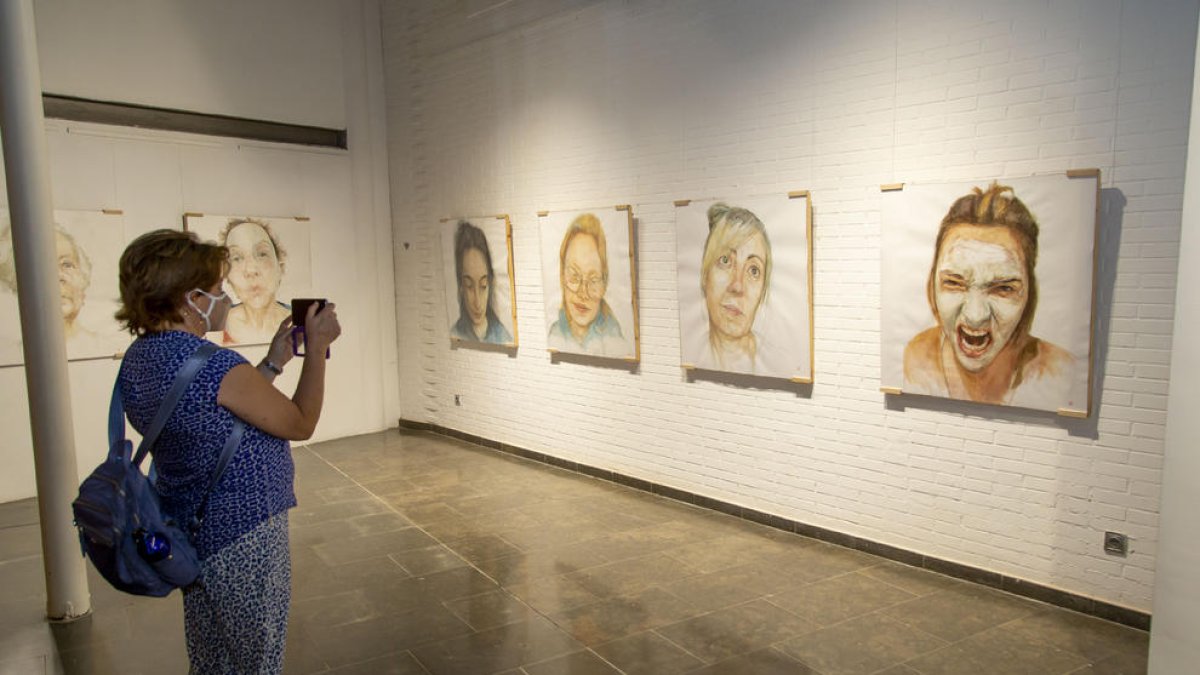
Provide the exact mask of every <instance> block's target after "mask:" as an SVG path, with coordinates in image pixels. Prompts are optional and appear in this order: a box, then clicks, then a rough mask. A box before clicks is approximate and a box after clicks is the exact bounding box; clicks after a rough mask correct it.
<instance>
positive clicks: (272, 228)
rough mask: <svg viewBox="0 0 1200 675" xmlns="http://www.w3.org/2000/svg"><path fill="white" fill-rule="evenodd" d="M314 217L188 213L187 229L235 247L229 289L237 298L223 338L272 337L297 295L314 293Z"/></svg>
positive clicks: (254, 340)
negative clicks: (312, 250)
mask: <svg viewBox="0 0 1200 675" xmlns="http://www.w3.org/2000/svg"><path fill="white" fill-rule="evenodd" d="M309 226H310V223H309V222H308V220H307V219H303V218H260V217H250V216H213V215H201V214H191V213H189V214H186V215H185V216H184V229H186V230H188V231H190V232H195V233H196V234H197V235H198V236H199V237H200V238H201V240H203V241H205V242H210V243H216V244H220V245H222V246H226V247H228V248H229V264H230V268H229V276H228V277H226V279H225V284H224V290H225V292H227V293H229V296H230V298H231V299H232V300H233V303H234V304H233V307H232V308H230V310H229V316H228V318H227V319H226V322H225V329H224V332H223V333H222V335H221V339H220V342H221V344H225V345H242V344H266V343H269V342H271V339H272V338H273V337H274V336H275V332H276V331H277V330H279V326H280V324H281V322H282V321H283V320H284V319H286V318H287V317H289V316H291V305H289V304H288V303H289V301H290V300H291V298H295V297H303V296H310V295H311V294H312V272H311V270H312V257H311V231H310V227H309Z"/></svg>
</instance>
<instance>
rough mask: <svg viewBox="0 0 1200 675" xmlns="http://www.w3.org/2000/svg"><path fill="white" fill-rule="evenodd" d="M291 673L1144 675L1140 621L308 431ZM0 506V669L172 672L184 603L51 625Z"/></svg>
mask: <svg viewBox="0 0 1200 675" xmlns="http://www.w3.org/2000/svg"><path fill="white" fill-rule="evenodd" d="M295 457H296V465H297V493H298V496H299V498H300V507H299V508H297V509H295V510H294V511H292V516H291V533H292V542H291V544H292V554H293V564H294V600H293V606H292V618H291V628H290V634H289V639H288V651H287V672H289V673H318V672H334V673H405V674H407V673H415V674H425V673H432V674H435V675H436V674H441V673H464V674H470V675H479V674H484V673H505V674H506V675H522V674H523V675H566V674H573V675H600V674H604V673H610V674H611V673H637V674H646V675H671V674H672V673H698V674H699V673H703V674H715V673H732V674H737V675H744V674H754V673H763V674H774V673H820V674H823V675H850V674H857V673H862V674H866V673H880V674H886V675H917V674H927V675H941V674H949V673H968V674H970V675H989V674H992V673H1019V674H1021V675H1033V674H1038V673H1046V674H1059V673H1064V674H1065V673H1080V674H1082V673H1144V672H1145V662H1146V653H1147V636H1146V634H1145V633H1143V632H1140V631H1137V630H1134V629H1130V628H1126V627H1123V626H1119V625H1116V624H1111V623H1107V622H1104V621H1101V620H1098V619H1094V618H1090V617H1087V616H1083V615H1079V614H1074V613H1071V612H1067V611H1064V610H1060V609H1056V608H1053V607H1050V606H1047V605H1043V604H1040V603H1037V602H1033V601H1030V600H1026V599H1023V598H1019V597H1015V596H1011V595H1006V594H1003V593H1000V592H997V591H994V590H991V589H987V588H983V587H979V586H974V585H971V584H967V583H963V582H960V581H956V580H953V579H950V578H947V577H943V576H939V575H937V574H933V573H930V572H926V571H922V570H918V569H914V568H911V567H906V566H904V565H900V564H896V563H892V562H889V561H886V560H882V559H879V558H875V557H872V556H869V555H866V554H863V553H860V552H857V551H852V550H848V549H843V548H838V547H836V546H831V545H828V544H825V543H822V542H818V541H814V540H811V539H805V538H803V537H799V536H796V535H792V534H786V533H782V532H779V531H776V530H772V529H769V528H766V527H762V526H759V525H755V524H751V523H748V522H745V521H741V520H738V519H735V518H732V517H729V516H724V515H720V514H716V513H713V512H709V511H705V510H702V509H698V508H694V507H691V506H686V505H682V504H680V503H677V502H673V501H670V500H667V499H663V498H659V497H655V496H652V495H648V494H645V493H641V492H637V491H634V490H630V489H627V488H624V487H621V486H617V485H613V484H610V483H606V482H603V481H599V480H595V479H592V478H587V477H583V476H578V475H574V474H571V473H567V472H564V471H560V470H558V469H554V468H549V467H546V466H543V465H540V464H536V463H532V462H528V461H525V460H521V459H517V458H513V457H510V456H507V455H503V454H499V453H496V452H493V451H490V450H485V449H481V448H478V447H475V446H471V445H468V444H466V443H462V442H459V441H455V440H449V439H445V438H442V437H440V436H434V435H430V434H426V433H402V432H397V431H391V432H387V433H380V434H373V435H369V436H361V437H357V438H350V439H342V440H337V441H330V442H326V443H320V444H316V445H313V446H310V447H302V448H297V449H296V451H295ZM36 521H37V510H36V508H35V505H34V504H33V502H32V500H28V501H25V502H17V503H13V504H6V505H0V673H3V674H8V673H42V672H54V673H56V672H66V673H123V674H131V673H154V674H156V675H158V674H161V673H182V672H185V671H186V657H185V654H184V644H183V629H182V611H181V603H180V597H179V595H178V594H174V595H173V596H171V597H170V598H167V599H163V600H155V599H144V598H136V597H133V596H127V595H123V594H120V593H117V592H114V591H112V590H110V589H109V588H108V587H107V586H106V585H105V584H104V582H103V581H101V580H100V579H99V578H97V577H95V576H94V574H93V576H92V580H91V588H92V592H93V607H94V612H93V614H92V615H91V616H90V617H89V618H86V619H83V620H81V621H78V622H75V623H73V624H68V625H56V626H49V625H47V624H46V623H45V622H44V621H43V619H42V616H43V612H44V602H45V601H44V593H45V591H44V584H43V581H42V561H41V557H40V550H39V543H38V528H37V524H36Z"/></svg>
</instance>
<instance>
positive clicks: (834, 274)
mask: <svg viewBox="0 0 1200 675" xmlns="http://www.w3.org/2000/svg"><path fill="white" fill-rule="evenodd" d="M468 5H469V7H468ZM476 5H478V6H476ZM1197 11H1198V10H1197V3H1196V2H1194V1H1189V2H1144V3H1133V2H1130V1H1128V0H1126V1H1125V2H1122V1H1121V0H1100V1H1094V2H1093V1H1083V0H1079V1H1073V2H1060V1H1057V0H1054V1H1050V2H1046V1H1042V2H1013V3H994V2H976V1H965V2H964V1H956V2H948V1H943V0H928V1H925V2H839V3H825V2H817V1H815V0H811V1H807V2H761V3H758V2H756V3H729V2H721V1H720V0H694V1H690V2H665V1H658V2H653V1H645V2H638V1H633V2H618V1H616V0H613V1H608V2H603V1H596V2H576V3H555V2H549V1H544V2H543V1H537V2H531V3H513V4H512V5H508V4H505V3H499V4H498V5H496V6H494V7H490V6H487V5H485V4H483V3H465V5H464V4H463V3H442V2H437V1H435V0H425V1H423V2H411V3H399V2H395V3H384V12H383V14H384V25H383V31H384V50H385V52H384V56H385V73H386V83H387V90H388V130H389V144H390V147H389V155H390V158H391V163H392V200H393V219H394V229H395V235H396V241H397V242H398V243H399V244H400V245H398V247H397V270H396V279H397V307H398V310H399V313H400V314H399V315H400V317H401V319H400V322H399V323H400V325H399V334H400V349H401V358H400V382H401V391H402V394H401V400H402V410H403V415H404V417H405V418H408V419H413V420H417V421H428V422H433V423H436V424H440V425H443V426H446V427H451V428H455V429H460V430H462V431H465V432H468V433H472V434H477V435H480V436H484V437H487V438H491V439H495V440H498V441H501V442H504V443H509V444H513V445H517V446H521V447H524V448H528V449H530V450H534V451H537V452H543V453H546V454H550V455H554V456H558V457H562V458H565V459H569V460H573V461H578V462H581V463H584V464H589V465H592V466H596V467H601V468H605V469H611V470H613V471H618V472H621V473H625V474H628V475H631V476H634V477H637V478H641V479H644V480H649V481H653V482H657V483H662V484H665V485H669V486H671V487H675V488H679V489H682V490H687V491H690V492H695V493H699V494H702V495H706V496H709V497H713V498H716V499H720V500H724V501H729V502H733V503H737V504H741V505H744V506H747V507H750V508H753V509H757V510H759V511H765V512H769V513H774V514H778V515H780V516H783V517H786V518H789V519H794V520H799V521H804V522H807V523H811V524H814V525H818V526H820V527H824V528H829V529H834V530H839V531H843V532H847V533H850V534H853V535H856V536H860V537H865V538H868V539H873V540H876V541H880V542H883V543H886V544H890V545H892V546H897V547H901V548H905V549H910V550H913V551H918V552H921V553H924V554H927V555H932V556H936V557H939V558H944V559H948V560H953V561H957V562H961V563H964V564H967V565H971V566H974V567H980V568H984V569H988V570H993V571H996V572H1000V573H1003V574H1007V575H1011V576H1015V577H1019V578H1023V579H1028V580H1030V581H1034V582H1037V583H1041V584H1045V585H1049V586H1054V587H1058V588H1062V589H1064V590H1068V591H1071V592H1074V593H1079V594H1083V595H1087V596H1091V597H1095V598H1098V599H1102V600H1104V601H1107V602H1112V603H1115V604H1120V605H1124V606H1128V607H1131V608H1134V609H1139V610H1143V611H1148V610H1149V608H1150V599H1151V594H1152V591H1151V589H1152V584H1153V571H1154V559H1155V545H1156V532H1157V515H1158V502H1159V486H1160V483H1161V468H1160V467H1161V460H1162V451H1163V436H1164V425H1165V418H1166V412H1165V411H1166V394H1167V389H1168V371H1169V363H1170V358H1171V330H1172V328H1171V321H1172V318H1173V307H1174V291H1175V279H1176V262H1177V258H1176V250H1175V245H1176V243H1177V242H1178V239H1179V232H1180V208H1181V205H1182V190H1183V170H1184V157H1185V151H1186V146H1187V128H1188V121H1189V102H1190V93H1191V82H1192V59H1193V54H1194V48H1195V38H1196V35H1195V26H1196V17H1197ZM1088 167H1098V168H1100V169H1101V170H1102V172H1103V173H1102V198H1101V202H1102V203H1101V219H1102V224H1103V225H1102V228H1103V233H1102V235H1101V239H1100V255H1099V259H1098V261H1099V277H1098V285H1097V303H1098V305H1097V306H1098V314H1097V317H1098V319H1097V326H1096V337H1095V343H1094V347H1093V351H1094V353H1095V358H1096V365H1095V371H1094V372H1095V377H1096V380H1097V382H1098V385H1097V389H1096V393H1095V398H1094V413H1093V416H1092V417H1091V419H1089V420H1068V419H1065V418H1058V417H1055V416H1053V415H1046V414H1041V413H1035V412H1030V411H1022V410H1010V409H1001V408H994V407H984V406H977V405H968V404H965V403H957V402H950V401H938V400H910V399H908V398H900V399H897V400H889V399H886V398H885V397H884V396H883V395H882V394H881V393H879V367H880V347H879V336H880V329H879V320H880V318H879V314H880V312H879V310H880V255H881V251H880V249H879V242H880V217H879V212H880V192H879V185H880V184H882V183H892V182H903V181H909V182H912V181H927V182H934V181H936V182H941V181H952V180H985V179H990V178H993V177H1015V176H1023V175H1028V174H1032V173H1048V172H1058V171H1064V170H1066V169H1068V168H1088ZM796 189H806V190H810V191H811V198H812V203H813V211H814V219H813V233H814V241H813V251H814V307H815V319H814V320H815V322H814V332H815V371H814V378H815V383H814V384H813V385H812V386H811V387H795V386H786V387H785V386H781V387H779V388H771V387H765V388H745V387H739V386H731V385H726V384H721V383H718V382H713V381H704V380H696V381H689V380H688V379H687V378H686V377H685V375H684V373H683V371H681V369H680V367H679V334H678V330H679V325H678V324H679V322H678V317H677V307H676V298H677V293H676V289H675V284H676V279H675V234H674V207H673V206H672V201H673V200H675V199H683V198H694V199H700V198H705V197H713V196H720V195H738V194H744V195H755V194H764V193H774V192H780V191H788V190H796ZM618 203H630V204H632V205H633V209H634V215H635V217H636V220H637V228H638V241H637V245H638V254H639V261H638V276H639V294H640V312H641V336H642V349H641V351H642V362H641V364H640V366H638V367H636V368H633V369H630V368H628V367H603V366H597V365H590V364H588V365H585V364H579V363H572V362H566V361H564V362H560V363H552V362H551V360H550V357H549V356H548V354H547V352H546V349H545V348H546V336H545V333H544V326H545V320H544V316H543V309H542V282H541V269H540V262H539V245H538V229H537V226H538V223H537V218H536V214H537V212H538V211H540V210H557V209H577V208H588V207H599V206H607V205H613V204H618ZM494 213H507V214H509V215H510V216H511V217H512V223H513V246H514V254H515V261H516V270H515V277H516V295H517V307H518V322H519V339H520V349H519V350H518V352H517V353H516V354H515V355H514V356H509V355H506V354H503V353H496V352H486V351H478V350H472V349H451V348H450V344H449V330H448V322H447V320H446V318H445V317H446V312H445V303H446V302H448V301H449V302H454V301H455V300H454V298H453V297H449V298H447V297H446V292H445V289H444V288H443V287H442V281H441V280H442V276H441V269H440V267H441V261H440V253H439V251H440V243H439V236H440V230H439V223H438V220H439V219H440V218H442V217H446V216H462V215H484V214H494ZM455 394H458V395H461V399H462V405H461V406H458V407H456V406H455V405H454V395H455ZM1105 530H1117V531H1121V532H1125V533H1127V534H1129V535H1130V536H1131V540H1132V548H1133V552H1132V554H1131V555H1130V556H1129V557H1128V558H1113V557H1109V556H1106V555H1105V554H1104V553H1103V551H1102V549H1101V536H1102V533H1103V532H1104V531H1105Z"/></svg>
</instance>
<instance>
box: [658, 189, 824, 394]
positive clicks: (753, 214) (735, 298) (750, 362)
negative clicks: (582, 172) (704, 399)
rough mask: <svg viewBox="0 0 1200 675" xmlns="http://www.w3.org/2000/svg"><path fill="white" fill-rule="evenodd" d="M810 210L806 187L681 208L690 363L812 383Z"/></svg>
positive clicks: (684, 333) (684, 348)
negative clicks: (793, 191) (796, 191)
mask: <svg viewBox="0 0 1200 675" xmlns="http://www.w3.org/2000/svg"><path fill="white" fill-rule="evenodd" d="M809 213H810V210H809V203H808V197H807V195H806V194H795V195H792V196H790V197H789V195H787V194H783V193H780V194H778V195H774V196H761V197H746V198H726V199H719V200H712V201H693V202H688V203H686V204H683V205H680V206H677V207H676V209H675V226H676V260H677V270H678V280H679V281H678V293H679V333H680V335H679V342H680V359H681V362H682V364H683V366H684V367H686V368H698V369H701V370H709V371H718V372H727V373H744V374H748V375H758V376H763V377H773V378H783V379H790V380H795V381H802V382H803V381H811V379H812V349H811V344H812V340H811V332H812V329H811V324H812V321H811V309H812V303H811V295H810V289H811V287H810V270H811V248H810V246H809V232H810V219H809Z"/></svg>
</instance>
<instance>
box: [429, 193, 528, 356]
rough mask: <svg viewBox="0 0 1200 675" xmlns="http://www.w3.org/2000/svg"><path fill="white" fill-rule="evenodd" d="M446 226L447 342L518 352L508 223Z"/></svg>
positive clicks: (492, 219) (458, 221) (457, 221)
mask: <svg viewBox="0 0 1200 675" xmlns="http://www.w3.org/2000/svg"><path fill="white" fill-rule="evenodd" d="M444 225H445V228H444V229H443V230H442V254H443V263H444V267H445V278H446V312H447V318H448V320H449V324H450V339H451V341H453V342H455V343H457V344H460V345H463V344H465V345H470V344H471V343H477V344H489V345H504V346H516V344H517V341H516V337H515V336H516V312H515V311H514V308H515V306H516V305H515V303H514V295H513V283H512V245H511V235H510V233H511V226H510V224H509V221H508V218H507V217H506V216H498V217H497V216H487V217H481V218H452V219H447V221H446V223H444Z"/></svg>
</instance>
